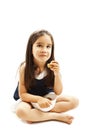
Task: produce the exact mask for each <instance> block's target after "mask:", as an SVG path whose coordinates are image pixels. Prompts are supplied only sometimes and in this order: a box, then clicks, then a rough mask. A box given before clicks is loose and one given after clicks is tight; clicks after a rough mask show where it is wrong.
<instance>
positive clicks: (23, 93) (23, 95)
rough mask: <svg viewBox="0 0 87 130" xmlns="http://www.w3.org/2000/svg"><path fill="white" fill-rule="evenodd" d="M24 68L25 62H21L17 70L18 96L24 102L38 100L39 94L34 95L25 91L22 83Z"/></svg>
mask: <svg viewBox="0 0 87 130" xmlns="http://www.w3.org/2000/svg"><path fill="white" fill-rule="evenodd" d="M24 69H25V64H23V65H22V66H21V67H20V70H19V88H18V91H19V97H20V98H21V99H22V101H25V102H38V100H40V99H41V98H42V97H41V96H35V95H32V94H29V93H27V90H26V88H25V85H24Z"/></svg>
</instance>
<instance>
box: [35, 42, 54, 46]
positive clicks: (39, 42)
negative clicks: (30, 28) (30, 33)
mask: <svg viewBox="0 0 87 130" xmlns="http://www.w3.org/2000/svg"><path fill="white" fill-rule="evenodd" d="M36 44H42V45H44V43H43V42H36ZM47 45H50V46H51V45H52V43H47Z"/></svg>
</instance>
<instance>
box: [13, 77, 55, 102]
mask: <svg viewBox="0 0 87 130" xmlns="http://www.w3.org/2000/svg"><path fill="white" fill-rule="evenodd" d="M18 85H19V83H18ZM18 85H17V87H16V90H15V92H14V95H13V98H14V99H15V100H18V99H19V94H18ZM49 92H53V88H52V87H47V85H46V84H45V80H44V78H43V79H34V84H33V85H32V87H31V88H30V89H29V91H28V93H30V94H34V95H39V96H44V95H46V94H48V93H49Z"/></svg>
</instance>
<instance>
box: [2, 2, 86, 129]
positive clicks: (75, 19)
mask: <svg viewBox="0 0 87 130" xmlns="http://www.w3.org/2000/svg"><path fill="white" fill-rule="evenodd" d="M38 29H46V30H48V31H49V32H51V34H52V35H53V37H54V41H55V59H56V60H57V61H58V62H59V64H60V71H61V74H62V81H63V85H64V91H63V93H65V94H69V95H75V96H77V97H78V98H79V100H80V105H79V108H78V109H77V113H78V115H76V116H77V119H76V120H75V121H76V124H75V123H74V125H71V126H68V127H67V128H71V129H75V128H81V127H82V128H85V127H87V126H86V121H85V113H86V106H87V102H86V100H87V94H86V93H87V92H86V87H87V79H86V77H87V76H86V75H87V56H86V55H87V47H86V45H87V3H86V0H0V104H1V105H0V121H1V122H0V127H3V129H4V127H6V128H9V130H10V129H13V127H14V129H15V128H16V124H17V125H18V128H25V129H27V128H28V129H29V127H28V126H29V125H28V126H26V125H25V124H21V125H22V127H21V125H20V121H19V120H17V119H15V118H16V117H14V116H12V115H11V114H12V113H10V109H9V108H10V105H11V103H12V96H13V92H14V89H15V87H16V83H17V78H16V72H17V69H18V66H19V64H20V63H21V62H22V61H23V60H24V58H25V50H26V45H27V41H28V38H29V35H30V34H31V33H32V32H33V31H35V30H38ZM8 113H9V114H10V115H9V114H8ZM12 118H13V119H12ZM16 120H17V122H16V123H15V121H16ZM53 123H54V122H53ZM42 124H43V123H42ZM42 124H41V125H40V127H39V128H41V129H42V128H43V125H42ZM54 124H55V123H54ZM56 125H57V124H56ZM58 125H59V126H61V127H60V128H63V126H64V125H60V124H58ZM25 126H26V127H25ZM34 126H35V125H34ZM47 126H49V123H48V125H47V124H46V125H44V128H46V127H47ZM59 126H58V127H59ZM36 127H38V125H36V126H35V129H37V128H36ZM50 127H51V126H50ZM47 128H48V127H47ZM53 128H54V126H53ZM64 128H65V126H64ZM32 129H34V127H33V126H32ZM55 129H56V127H55ZM57 129H58V128H57Z"/></svg>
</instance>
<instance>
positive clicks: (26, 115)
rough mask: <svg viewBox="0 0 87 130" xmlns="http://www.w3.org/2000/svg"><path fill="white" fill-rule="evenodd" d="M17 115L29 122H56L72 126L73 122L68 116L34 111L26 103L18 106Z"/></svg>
mask: <svg viewBox="0 0 87 130" xmlns="http://www.w3.org/2000/svg"><path fill="white" fill-rule="evenodd" d="M16 114H17V116H18V117H19V118H21V119H22V120H25V121H27V122H41V121H48V120H56V121H61V122H65V123H68V124H71V123H72V120H73V117H72V116H69V115H67V114H63V113H56V112H42V111H40V110H37V109H32V108H31V106H30V105H29V104H28V103H25V102H20V104H18V107H17V109H16Z"/></svg>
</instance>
